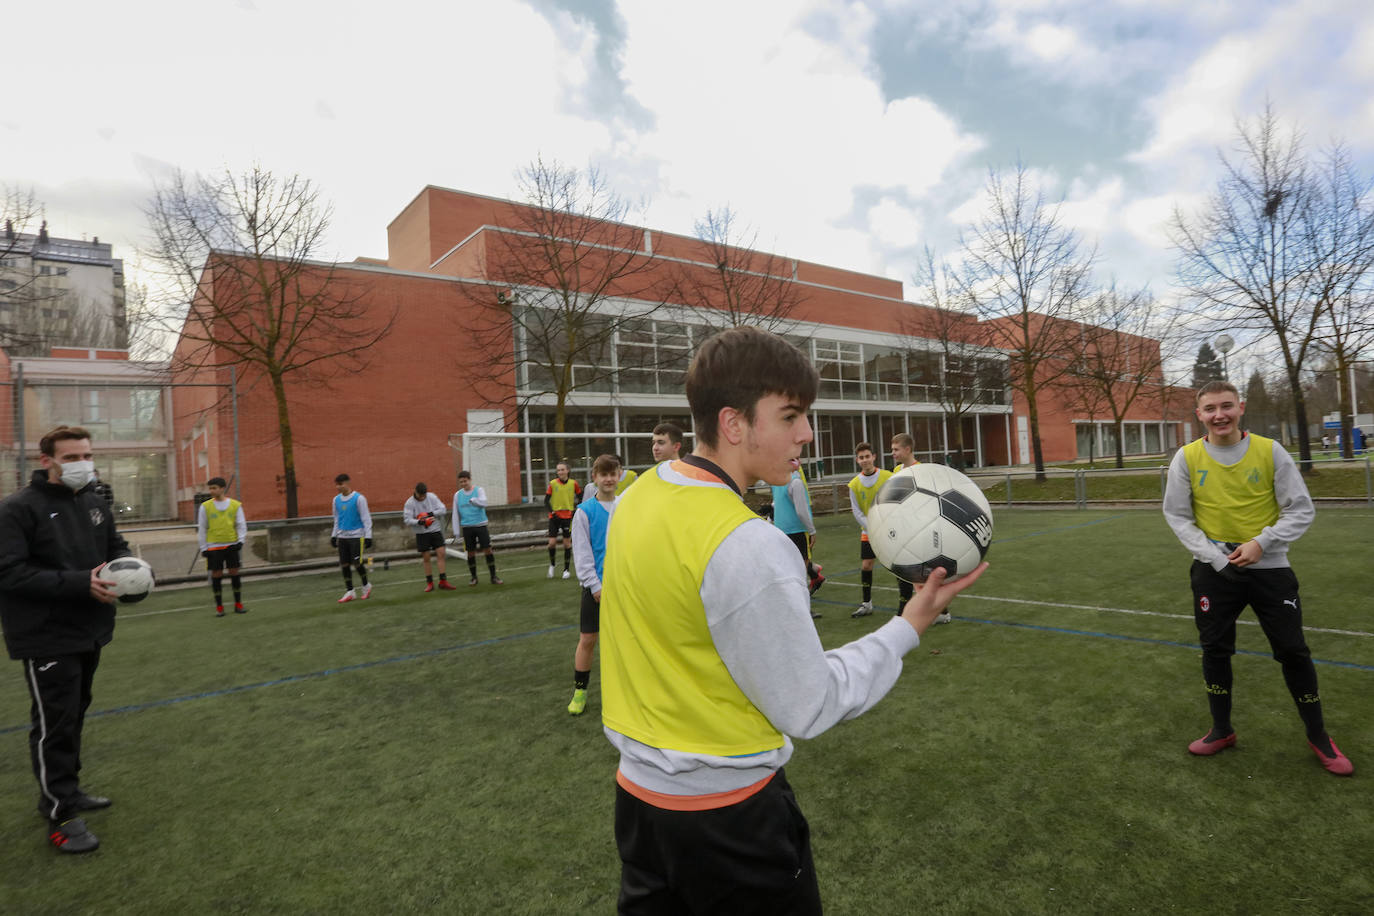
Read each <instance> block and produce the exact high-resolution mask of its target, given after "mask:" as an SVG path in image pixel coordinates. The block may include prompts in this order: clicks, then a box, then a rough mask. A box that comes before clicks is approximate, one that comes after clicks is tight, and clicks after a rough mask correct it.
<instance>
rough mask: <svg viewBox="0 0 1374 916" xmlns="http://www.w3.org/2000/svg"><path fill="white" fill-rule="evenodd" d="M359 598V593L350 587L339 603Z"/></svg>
mask: <svg viewBox="0 0 1374 916" xmlns="http://www.w3.org/2000/svg"><path fill="white" fill-rule="evenodd" d="M357 600H358V596H357V594H355V593H354V591H353V589H351V588H350V589H349V590H348V591H346V592H344V593H343V597H342V598H340V599H339V604H347V603H348V602H350V601H357Z"/></svg>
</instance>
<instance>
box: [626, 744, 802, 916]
mask: <svg viewBox="0 0 1374 916" xmlns="http://www.w3.org/2000/svg"><path fill="white" fill-rule="evenodd" d="M615 841H616V847H617V848H618V849H619V851H620V899H619V901H618V906H619V909H618V912H620V913H622V914H635V916H638V914H648V913H687V912H692V913H788V914H791V916H807V914H813V913H814V914H817V916H819V914H820V912H821V894H820V888H819V886H818V885H817V882H816V867H815V865H814V863H813V862H812V858H811V829H810V827H809V826H808V825H807V823H806V816H805V815H803V814H802V812H801V808H800V807H798V806H797V798H796V796H795V795H793V794H792V787H791V786H790V785H788V784H787V777H786V776H785V775H784V774H783V771H782V770H778V772H777V773H776V774H774V776H773V778H772V779H771V780H769V781H768V784H767V785H766V786H764V787H763V788H762V789H760V790H759V791H757V792H755V793H754V794H753V795H751V796H749V797H748V798H746V799H745V800H744V801H742V802H738V803H736V804H733V805H729V806H727V807H725V808H711V809H708V810H706V811H671V810H668V809H665V808H656V807H654V806H653V805H650V804H649V803H648V802H644V801H641V800H640V799H638V798H636V797H635V796H633V795H631V794H630V793H629V792H627V791H625V789H624V788H622V787H621V786H619V785H617V786H616V787H615ZM741 850H747V851H748V854H747V855H744V854H741Z"/></svg>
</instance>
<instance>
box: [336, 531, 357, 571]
mask: <svg viewBox="0 0 1374 916" xmlns="http://www.w3.org/2000/svg"><path fill="white" fill-rule="evenodd" d="M362 556H363V539H362V538H360V537H346V538H344V537H341V538H339V565H340V566H351V565H353V564H355V563H357V562H358V561H359V560H360V559H362Z"/></svg>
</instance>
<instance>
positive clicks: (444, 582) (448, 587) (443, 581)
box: [439, 579, 458, 592]
mask: <svg viewBox="0 0 1374 916" xmlns="http://www.w3.org/2000/svg"><path fill="white" fill-rule="evenodd" d="M439 587H440V588H442V589H443V590H444V591H446V592H456V591H458V589H456V588H454V587H453V586H452V585H449V584H448V580H447V579H440V580H439Z"/></svg>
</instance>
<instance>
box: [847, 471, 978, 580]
mask: <svg viewBox="0 0 1374 916" xmlns="http://www.w3.org/2000/svg"><path fill="white" fill-rule="evenodd" d="M868 542H869V546H871V547H872V548H873V553H874V555H875V556H877V558H878V562H880V563H882V564H883V565H884V566H886V567H887V568H888V569H890V570H892V572H893V574H894V575H896V576H897V577H898V578H901V579H905V580H906V581H908V582H924V581H926V578H927V577H928V576H929V575H930V574H931V573H932V572H934V571H935V569H936V568H937V567H941V566H943V567H944V568H945V570H946V572H947V573H948V577H949V578H950V579H957V578H959V577H960V576H962V575H965V574H967V573H971V572H973V570H974V568H975V567H976V566H977V565H978V564H979V563H981V562H982V561H983V557H984V556H985V555H986V554H987V552H988V545H989V544H991V543H992V507H991V506H990V505H988V500H987V497H986V496H984V495H983V491H982V490H980V489H978V485H977V484H975V483H974V482H973V481H971V480H969V479H968V478H967V477H965V476H964V475H963V474H960V473H959V472H958V471H956V470H954V469H952V468H947V467H945V466H943V465H939V464H916V465H912V466H911V467H909V468H902V470H900V471H897V472H896V473H895V474H893V475H892V476H891V477H890V478H888V480H887V482H886V483H884V484H883V488H882V489H881V490H879V491H878V498H877V500H876V501H875V502H874V504H873V508H871V509H869V510H868Z"/></svg>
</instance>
